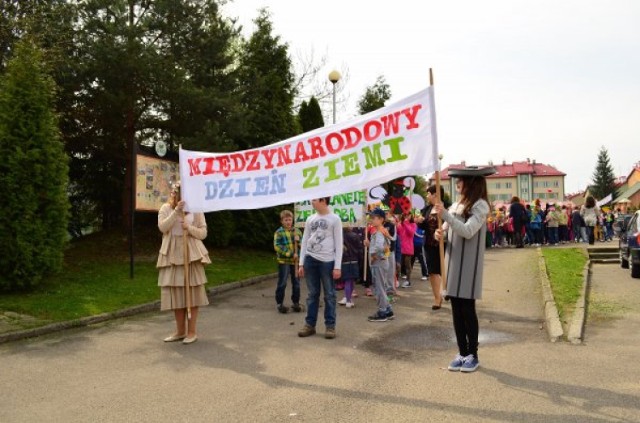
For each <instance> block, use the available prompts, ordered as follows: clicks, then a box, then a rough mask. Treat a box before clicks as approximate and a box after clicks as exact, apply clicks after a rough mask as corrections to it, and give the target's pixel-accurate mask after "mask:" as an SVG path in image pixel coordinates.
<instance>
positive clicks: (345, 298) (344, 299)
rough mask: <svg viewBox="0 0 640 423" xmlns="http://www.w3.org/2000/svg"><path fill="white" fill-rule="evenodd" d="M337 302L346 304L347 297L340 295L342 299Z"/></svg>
mask: <svg viewBox="0 0 640 423" xmlns="http://www.w3.org/2000/svg"><path fill="white" fill-rule="evenodd" d="M338 304H340V305H345V304H347V297H342V299H341V300H340V301H338Z"/></svg>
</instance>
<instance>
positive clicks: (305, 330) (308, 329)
mask: <svg viewBox="0 0 640 423" xmlns="http://www.w3.org/2000/svg"><path fill="white" fill-rule="evenodd" d="M315 334H316V328H314V327H313V326H309V325H306V324H305V325H304V326H303V327H302V329H300V331H299V332H298V336H299V337H300V338H304V337H306V336H311V335H315Z"/></svg>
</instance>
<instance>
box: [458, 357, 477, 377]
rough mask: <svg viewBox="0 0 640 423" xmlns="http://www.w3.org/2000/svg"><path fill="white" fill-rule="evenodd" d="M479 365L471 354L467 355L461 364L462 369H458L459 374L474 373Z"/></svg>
mask: <svg viewBox="0 0 640 423" xmlns="http://www.w3.org/2000/svg"><path fill="white" fill-rule="evenodd" d="M479 365H480V361H479V360H478V359H477V358H476V357H474V356H473V354H469V355H468V356H466V357H465V358H464V363H462V367H460V371H461V372H467V373H471V372H475V371H476V369H477V368H478V366H479Z"/></svg>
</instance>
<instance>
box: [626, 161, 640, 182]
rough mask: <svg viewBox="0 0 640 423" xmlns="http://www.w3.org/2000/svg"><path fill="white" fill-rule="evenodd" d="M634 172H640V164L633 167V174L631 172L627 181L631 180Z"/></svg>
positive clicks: (637, 163) (636, 163)
mask: <svg viewBox="0 0 640 423" xmlns="http://www.w3.org/2000/svg"><path fill="white" fill-rule="evenodd" d="M634 172H640V162H635V163H634V164H633V167H632V168H631V172H629V174H628V175H627V178H626V179H629V178H631V176H632V175H633V173H634Z"/></svg>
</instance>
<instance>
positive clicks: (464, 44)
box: [222, 0, 640, 193]
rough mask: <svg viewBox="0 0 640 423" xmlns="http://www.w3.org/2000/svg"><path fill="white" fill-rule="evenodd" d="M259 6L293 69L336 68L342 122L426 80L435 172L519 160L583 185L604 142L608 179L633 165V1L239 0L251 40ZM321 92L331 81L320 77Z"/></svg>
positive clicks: (636, 145)
mask: <svg viewBox="0 0 640 423" xmlns="http://www.w3.org/2000/svg"><path fill="white" fill-rule="evenodd" d="M262 7H266V8H267V9H268V10H269V12H270V14H271V21H272V23H273V33H274V35H277V36H279V37H280V39H281V41H282V42H283V43H287V44H288V45H289V51H290V56H291V59H292V61H293V62H294V66H295V65H299V63H302V62H304V60H305V59H304V58H305V57H307V58H308V57H313V58H314V60H316V61H318V62H320V59H322V57H325V61H326V63H325V66H324V69H323V70H321V71H320V72H319V74H318V75H319V77H321V78H327V76H328V74H329V72H330V71H331V70H333V69H337V70H339V71H341V72H342V73H343V74H345V75H346V77H345V78H343V79H342V80H340V81H339V82H338V84H342V85H343V86H341V87H339V88H340V90H339V92H340V94H339V101H338V103H339V106H338V107H337V108H336V120H337V121H338V122H341V121H344V120H348V119H350V118H351V117H353V116H355V115H357V102H358V100H359V99H360V97H361V96H362V95H363V94H364V93H365V91H366V89H367V87H369V86H372V85H373V84H374V83H375V82H376V79H377V78H378V77H379V76H383V77H384V78H385V80H386V82H387V84H388V85H389V87H390V89H391V93H392V98H391V99H390V100H389V102H388V103H387V104H391V103H393V102H394V101H397V100H400V99H402V98H404V97H407V96H408V95H411V94H413V93H415V92H417V91H420V90H422V89H423V88H425V87H426V86H428V85H429V68H432V69H433V73H434V89H435V104H436V115H437V128H438V150H439V152H440V153H441V154H442V155H443V160H442V165H443V167H446V166H448V165H449V164H457V163H461V162H462V161H465V162H466V163H467V165H471V164H474V165H483V164H488V163H489V161H492V162H493V163H495V164H498V163H501V162H502V161H506V162H507V163H509V162H514V161H525V160H527V158H529V159H531V160H536V161H537V162H539V163H545V164H549V165H552V166H554V167H556V168H557V169H558V170H560V171H562V172H564V173H566V174H567V176H566V178H565V192H566V193H573V192H577V191H582V190H584V189H585V188H586V187H587V185H588V184H590V183H591V179H592V176H593V172H594V170H595V167H596V163H597V157H598V153H599V151H600V149H601V148H602V147H605V148H606V149H607V151H608V154H609V159H610V163H611V166H612V168H613V170H614V173H615V175H616V176H627V175H628V174H629V173H630V172H631V170H632V167H633V165H634V163H636V162H640V24H639V22H640V1H636V0H606V1H605V0H603V1H594V0H580V1H577V0H564V1H557V0H555V1H547V0H541V1H530V0H529V1H521V0H504V1H496V0H483V1H477V0H459V1H444V0H442V1H434V0H423V1H409V0H395V1H393V2H389V1H379V0H368V1H366V2H359V1H348V0H342V1H337V0H324V1H291V0H235V1H233V2H231V3H229V4H227V5H225V6H224V7H223V10H222V13H223V14H224V15H225V16H228V17H234V18H237V19H238V23H239V24H241V25H242V26H243V28H244V34H245V36H249V35H250V34H251V33H252V32H253V31H254V30H255V27H254V25H253V19H255V18H256V16H257V15H258V10H259V9H260V8H262ZM323 83H327V81H323Z"/></svg>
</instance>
